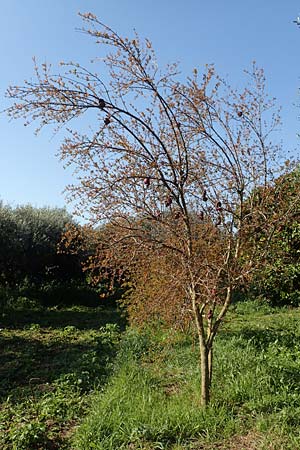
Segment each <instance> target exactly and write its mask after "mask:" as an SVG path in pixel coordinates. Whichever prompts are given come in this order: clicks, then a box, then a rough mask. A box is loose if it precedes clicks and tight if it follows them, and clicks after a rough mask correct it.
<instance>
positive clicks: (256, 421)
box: [0, 302, 300, 450]
mask: <svg viewBox="0 0 300 450" xmlns="http://www.w3.org/2000/svg"><path fill="white" fill-rule="evenodd" d="M118 320H119V319H118V316H117V315H116V313H115V312H114V311H112V310H104V309H103V310H99V309H98V310H90V309H84V308H77V309H74V308H73V309H72V310H63V311H62V310H61V311H59V310H48V311H28V312H27V313H26V312H24V311H16V312H15V314H14V315H13V316H12V315H7V316H4V317H3V318H2V324H1V325H0V326H1V328H2V330H1V332H0V339H1V341H0V352H1V360H0V396H1V401H2V404H1V412H0V414H1V417H0V423H2V425H1V427H2V428H0V436H1V437H0V448H1V449H2V448H3V449H5V450H6V449H7V450H8V449H15V450H31V449H41V450H47V449H49V450H51V449H70V450H71V449H72V450H90V449H97V450H101V449H102V450H116V449H131V450H136V449H144V450H154V449H172V450H183V449H184V450H187V449H193V450H200V449H202V450H217V449H219V450H258V449H269V450H281V449H285V450H286V449H287V450H288V449H289V450H296V449H298V448H300V310H299V309H294V310H287V309H286V310H279V309H277V310H272V309H270V308H268V307H267V306H262V305H260V304H259V303H258V302H253V303H244V304H239V305H238V306H236V307H234V308H232V310H231V312H230V314H229V316H228V319H227V321H226V323H225V324H224V326H223V328H222V330H221V332H220V334H219V336H218V338H217V340H216V345H215V353H214V357H215V371H214V379H213V387H212V402H211V406H210V407H209V408H207V410H205V411H203V410H202V409H201V407H200V406H199V403H200V396H199V371H198V364H197V358H198V351H197V342H196V340H195V339H194V338H193V336H191V335H184V334H182V333H178V332H174V331H169V332H165V331H162V330H160V329H155V330H154V329H151V330H144V331H143V332H136V331H135V330H132V329H128V330H127V331H126V332H125V333H123V334H122V335H121V334H120V333H119V332H118V331H117V328H116V326H115V325H114V324H116V323H118Z"/></svg>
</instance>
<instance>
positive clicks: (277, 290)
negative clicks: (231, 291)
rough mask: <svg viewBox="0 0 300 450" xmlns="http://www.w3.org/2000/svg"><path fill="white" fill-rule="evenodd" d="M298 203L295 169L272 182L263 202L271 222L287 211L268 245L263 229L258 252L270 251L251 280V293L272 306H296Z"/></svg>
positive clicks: (299, 181) (299, 291)
mask: <svg viewBox="0 0 300 450" xmlns="http://www.w3.org/2000/svg"><path fill="white" fill-rule="evenodd" d="M299 200H300V169H299V168H297V169H295V170H293V171H292V172H290V173H288V174H286V175H285V176H283V177H281V178H279V179H278V180H276V182H275V184H274V186H273V187H272V188H270V189H269V191H268V193H267V195H266V199H265V200H264V201H265V214H267V215H268V216H270V217H271V218H272V220H274V218H275V220H276V218H277V217H280V213H281V214H282V212H283V211H290V214H289V219H288V221H284V220H283V221H282V220H281V221H280V222H278V224H279V226H278V227H277V229H274V236H273V240H272V241H271V243H270V242H265V239H264V232H263V230H262V232H261V236H260V241H261V242H260V245H261V246H262V251H264V247H265V246H269V247H270V248H269V252H268V257H267V261H266V262H265V264H264V265H262V267H261V270H260V272H259V273H258V275H257V276H256V278H255V280H254V281H253V285H252V290H253V292H254V296H255V297H256V296H257V295H258V294H260V295H262V296H264V297H266V299H267V300H269V302H271V303H272V305H277V306H283V305H290V306H298V305H300V208H299ZM260 201H262V199H260ZM291 217H292V219H291ZM270 220H271V219H270Z"/></svg>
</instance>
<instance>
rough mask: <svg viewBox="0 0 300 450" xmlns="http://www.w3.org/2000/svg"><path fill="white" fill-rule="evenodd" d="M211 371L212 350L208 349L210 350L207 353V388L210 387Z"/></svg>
mask: <svg viewBox="0 0 300 450" xmlns="http://www.w3.org/2000/svg"><path fill="white" fill-rule="evenodd" d="M212 369H213V348H212V347H210V349H209V351H208V377H209V387H210V386H211V380H212Z"/></svg>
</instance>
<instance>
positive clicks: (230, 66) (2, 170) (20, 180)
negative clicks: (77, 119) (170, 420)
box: [0, 0, 300, 210]
mask: <svg viewBox="0 0 300 450" xmlns="http://www.w3.org/2000/svg"><path fill="white" fill-rule="evenodd" d="M79 11H81V12H87V11H90V12H93V13H94V14H96V15H97V16H98V17H99V19H101V20H102V21H103V22H105V23H107V24H108V25H109V26H111V27H112V28H114V29H115V30H117V31H118V32H119V33H120V34H125V35H131V34H132V30H133V28H135V29H136V30H137V31H138V33H139V34H140V35H142V36H144V37H148V38H150V39H151V40H152V42H153V44H154V48H155V49H156V51H157V54H158V59H159V62H161V64H165V63H167V62H173V61H179V62H180V63H181V69H182V72H183V75H185V74H186V75H188V74H189V72H191V70H192V69H193V68H194V67H197V68H198V69H199V70H201V68H202V67H203V66H204V65H205V64H206V63H214V64H215V65H216V68H217V72H218V73H219V74H221V75H223V76H226V77H228V80H229V81H230V82H231V83H232V84H233V85H236V86H239V85H241V83H242V79H243V69H245V68H249V67H250V65H251V62H252V61H253V60H256V61H257V64H258V65H259V66H261V67H263V68H264V69H265V73H266V78H267V86H268V90H269V92H270V94H271V95H272V96H275V97H276V98H277V99H278V104H279V105H281V106H282V108H283V109H282V118H283V125H282V130H281V138H282V142H283V147H284V149H286V150H290V151H293V152H294V154H296V155H297V154H298V153H299V143H300V142H299V138H298V137H297V133H298V132H299V131H300V122H299V120H298V116H299V112H300V110H299V109H298V108H297V104H298V103H299V94H298V91H299V87H300V78H299V77H300V64H299V48H300V28H298V27H297V26H296V25H295V24H293V23H292V21H293V20H294V19H295V18H296V17H297V16H298V15H300V14H299V13H300V2H299V1H294V0H290V1H288V2H284V1H283V0H265V1H262V0H251V1H241V0H227V1H225V0H210V1H203V0H185V1H178V0H173V1H172V2H170V1H168V0H152V1H143V0H106V1H103V0H84V1H83V0H51V1H50V0H49V1H39V0H26V1H24V0H2V1H1V15H0V54H1V62H2V64H1V76H0V96H1V106H0V110H1V109H3V108H5V106H7V105H8V102H7V100H6V99H5V98H4V94H5V90H6V88H7V86H8V85H9V84H22V82H23V81H24V79H28V78H30V77H31V76H32V74H33V63H32V57H33V56H36V58H37V60H38V61H40V62H44V61H47V62H53V63H55V62H59V61H61V60H74V61H76V60H77V61H78V62H83V63H84V62H85V61H89V59H91V58H92V57H94V56H97V55H98V52H99V48H97V47H96V46H95V44H94V43H93V42H92V41H91V40H90V39H89V38H88V37H87V36H85V35H82V34H80V33H79V32H76V31H75V28H76V27H77V28H78V27H80V26H81V21H80V18H79V17H78V15H77V13H78V12H79ZM0 133H1V144H0V199H1V200H2V201H3V202H4V203H10V204H12V205H17V204H24V203H31V204H33V205H34V206H45V205H48V206H60V207H61V206H64V205H65V199H64V195H63V193H62V192H63V190H64V187H65V186H66V184H68V183H72V181H74V180H73V178H72V172H71V171H70V170H64V169H63V167H62V164H61V163H60V162H59V160H58V158H57V157H56V156H55V155H56V153H57V151H58V148H59V144H60V142H61V140H62V138H63V132H61V133H60V134H58V135H56V136H53V134H52V132H51V130H47V129H44V130H43V131H42V132H41V133H40V134H39V135H38V136H35V135H34V127H24V126H23V124H22V123H21V121H13V122H9V121H8V119H7V117H6V116H5V115H0ZM68 209H69V210H71V209H72V208H71V206H69V207H68Z"/></svg>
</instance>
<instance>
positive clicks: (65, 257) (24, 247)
mask: <svg viewBox="0 0 300 450" xmlns="http://www.w3.org/2000/svg"><path fill="white" fill-rule="evenodd" d="M70 223H71V224H72V225H73V226H74V227H77V225H76V224H74V221H73V219H72V217H71V216H70V214H69V213H67V211H66V210H65V209H59V208H34V207H32V206H30V205H26V206H18V207H16V208H12V207H10V206H7V205H3V204H1V203H0V247H1V253H0V308H2V309H3V308H5V307H15V308H18V307H20V306H23V307H29V306H30V307H33V306H38V305H43V306H53V305H77V304H84V305H88V306H97V305H98V304H99V295H98V292H97V290H96V289H95V288H92V287H90V286H89V285H88V283H87V281H86V278H87V276H86V274H85V273H84V272H83V271H82V259H83V257H84V255H82V253H74V252H63V251H58V247H59V243H60V242H61V239H62V235H63V233H64V232H65V230H66V228H67V225H68V224H70ZM29 304H30V305H29Z"/></svg>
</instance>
